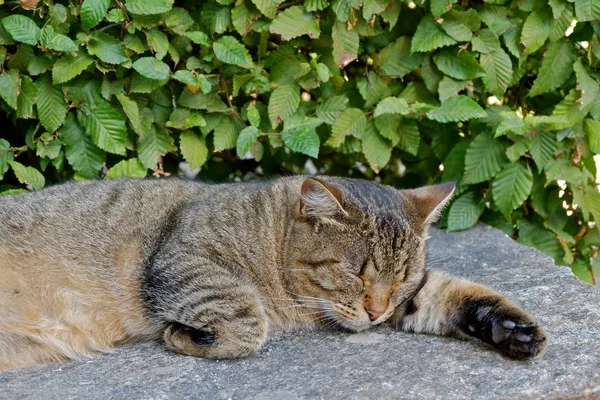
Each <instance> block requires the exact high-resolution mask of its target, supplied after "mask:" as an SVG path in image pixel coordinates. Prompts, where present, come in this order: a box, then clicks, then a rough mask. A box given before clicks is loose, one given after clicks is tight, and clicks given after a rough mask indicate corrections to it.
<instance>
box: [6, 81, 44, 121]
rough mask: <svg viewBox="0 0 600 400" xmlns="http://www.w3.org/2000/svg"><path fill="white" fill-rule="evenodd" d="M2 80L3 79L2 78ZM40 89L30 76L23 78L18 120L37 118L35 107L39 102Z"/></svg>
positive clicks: (18, 104) (17, 114)
mask: <svg viewBox="0 0 600 400" xmlns="http://www.w3.org/2000/svg"><path fill="white" fill-rule="evenodd" d="M0 79H1V78H0ZM38 93H39V89H38V88H37V86H36V85H35V83H34V82H33V80H31V78H30V77H28V76H23V79H22V81H21V92H20V93H19V97H18V99H17V113H16V114H15V115H16V116H17V118H35V112H34V109H33V106H34V104H35V102H36V100H37V96H38Z"/></svg>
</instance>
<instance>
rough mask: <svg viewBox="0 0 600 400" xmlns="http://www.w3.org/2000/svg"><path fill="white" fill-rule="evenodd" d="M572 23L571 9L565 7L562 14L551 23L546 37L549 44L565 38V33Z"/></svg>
mask: <svg viewBox="0 0 600 400" xmlns="http://www.w3.org/2000/svg"><path fill="white" fill-rule="evenodd" d="M572 22H573V9H572V8H571V7H570V6H569V7H565V9H564V10H563V12H562V14H561V15H560V16H559V17H558V18H555V19H554V22H553V23H552V29H551V30H550V35H549V36H548V37H549V39H550V41H551V42H556V41H558V40H560V39H562V38H564V37H565V34H566V31H567V29H568V28H569V26H570V25H571V23H572Z"/></svg>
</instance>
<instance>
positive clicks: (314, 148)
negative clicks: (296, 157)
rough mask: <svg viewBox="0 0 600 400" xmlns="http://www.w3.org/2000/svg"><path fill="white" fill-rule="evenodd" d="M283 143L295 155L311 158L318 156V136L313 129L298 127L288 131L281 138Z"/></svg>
mask: <svg viewBox="0 0 600 400" xmlns="http://www.w3.org/2000/svg"><path fill="white" fill-rule="evenodd" d="M281 138H282V139H283V143H285V145H286V146H287V147H289V148H290V149H291V150H293V151H295V152H296V153H302V154H306V155H308V156H310V157H312V158H317V157H318V156H319V147H320V144H321V143H320V141H319V135H317V133H316V132H315V130H314V128H307V127H300V128H295V129H288V130H286V131H284V132H283V135H282V136H281Z"/></svg>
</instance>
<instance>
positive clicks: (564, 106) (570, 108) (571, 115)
mask: <svg viewBox="0 0 600 400" xmlns="http://www.w3.org/2000/svg"><path fill="white" fill-rule="evenodd" d="M588 111H589V107H585V108H584V109H582V108H581V93H580V92H579V91H578V90H577V89H571V91H570V92H569V94H567V95H566V96H565V97H564V98H563V99H562V101H561V102H560V103H558V104H557V105H556V107H554V111H553V112H552V116H550V117H546V116H541V117H537V118H538V119H540V118H548V119H550V120H553V119H557V120H559V121H561V120H562V122H563V123H565V124H564V125H565V126H556V127H554V129H564V128H568V127H569V126H573V125H575V124H578V123H580V122H582V121H583V118H585V116H586V114H587V113H588ZM533 118H536V117H532V119H533ZM557 122H558V121H557ZM556 125H560V123H557V124H556ZM551 128H552V127H551V126H548V127H547V130H550V129H551Z"/></svg>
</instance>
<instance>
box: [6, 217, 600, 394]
mask: <svg viewBox="0 0 600 400" xmlns="http://www.w3.org/2000/svg"><path fill="white" fill-rule="evenodd" d="M429 253H430V256H429V264H430V266H431V267H432V268H437V269H440V270H445V271H447V272H449V273H451V274H454V275H457V276H462V277H467V278H469V279H472V280H474V281H477V282H480V283H483V284H487V285H489V286H491V287H493V288H494V289H496V290H498V291H500V292H503V293H505V294H507V295H509V296H510V297H511V298H513V299H514V300H515V301H516V302H517V303H519V304H521V305H522V306H523V307H524V308H525V309H526V310H528V311H530V312H531V313H532V314H533V315H535V316H536V317H537V318H538V320H539V321H540V323H541V324H542V325H543V326H544V327H545V328H546V331H547V333H548V336H549V345H548V349H547V351H546V353H545V354H544V355H543V356H542V357H541V358H539V359H536V360H534V361H529V362H520V361H512V360H509V359H506V358H504V357H502V356H501V355H500V354H498V353H497V352H495V351H494V350H492V349H491V348H489V347H487V346H486V345H484V344H482V343H479V342H477V341H462V340H457V339H453V338H445V337H435V336H429V335H415V334H409V333H403V332H396V331H393V330H391V329H389V328H385V327H381V328H378V329H375V330H371V331H367V332H363V333H359V334H348V333H343V332H334V331H326V330H323V331H312V332H311V331H296V332H292V333H287V334H285V335H282V336H279V337H276V338H273V339H270V340H269V341H268V342H267V344H266V346H265V347H264V349H263V350H262V351H261V352H260V353H259V354H257V355H255V356H252V357H249V358H246V359H242V360H234V361H210V360H203V359H196V358H192V357H185V356H179V355H176V354H172V353H169V352H168V351H166V350H164V348H163V347H162V346H161V345H160V344H154V343H144V344H135V345H128V346H123V347H120V348H118V349H116V350H115V351H114V352H113V353H111V354H105V355H98V356H94V357H92V358H90V359H88V360H84V361H80V362H70V363H64V364H54V365H49V366H42V367H34V368H30V369H26V370H21V371H15V372H5V373H1V374H0V398H3V399H60V400H67V399H82V398H85V399H106V400H110V399H168V398H177V399H203V398H207V399H230V398H233V399H238V398H239V399H242V398H243V399H263V400H266V399H278V400H279V399H391V398H394V399H448V398H453V399H473V398H477V399H502V398H523V399H527V398H531V399H537V398H565V397H584V398H600V290H598V289H597V288H596V287H593V286H591V285H588V284H586V283H584V282H581V281H579V280H577V279H576V278H575V277H574V276H573V274H572V273H571V271H570V270H569V269H568V268H566V267H558V266H555V265H554V264H553V262H552V260H551V259H550V258H549V257H547V256H545V255H544V254H542V253H540V252H538V251H536V250H534V249H531V248H528V247H525V246H522V245H520V244H518V243H516V242H514V241H512V240H511V239H510V238H508V237H507V236H506V235H505V234H504V233H502V232H501V231H499V230H496V229H494V228H491V227H488V226H485V225H481V224H480V225H477V226H476V227H474V228H473V229H470V230H468V231H464V232H454V233H447V232H445V231H440V230H437V229H434V230H432V233H431V239H430V250H429Z"/></svg>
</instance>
